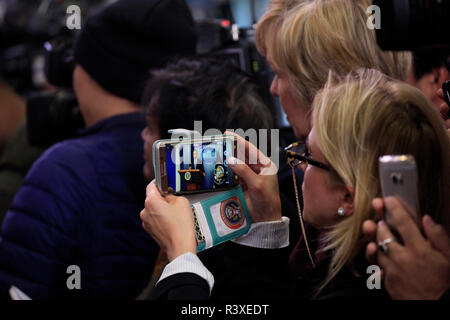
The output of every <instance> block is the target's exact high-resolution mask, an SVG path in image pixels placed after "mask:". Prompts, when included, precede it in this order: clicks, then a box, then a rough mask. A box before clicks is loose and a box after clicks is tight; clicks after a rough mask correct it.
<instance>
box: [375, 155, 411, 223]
mask: <svg viewBox="0 0 450 320" xmlns="http://www.w3.org/2000/svg"><path fill="white" fill-rule="evenodd" d="M378 162H379V174H380V182H381V190H382V194H383V198H386V197H389V196H395V197H397V198H399V200H400V201H402V203H403V204H404V205H405V206H406V207H407V210H408V212H409V213H410V215H411V217H412V218H413V219H414V221H415V222H416V223H418V216H419V215H418V210H419V201H418V199H419V198H418V178H417V167H416V162H415V160H414V157H413V156H411V155H385V156H382V157H380V158H379V161H378ZM385 221H386V223H387V224H388V225H389V226H390V227H391V228H392V229H394V230H395V227H394V225H393V223H392V219H391V217H390V214H389V212H388V211H387V210H386V216H385Z"/></svg>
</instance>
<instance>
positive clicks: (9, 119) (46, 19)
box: [0, 0, 289, 154]
mask: <svg viewBox="0 0 450 320" xmlns="http://www.w3.org/2000/svg"><path fill="white" fill-rule="evenodd" d="M112 2H115V0H78V1H66V0H37V1H29V0H0V154H1V153H2V151H3V150H4V148H5V145H6V142H7V141H8V140H9V139H10V138H11V136H12V135H13V134H14V133H15V132H16V130H17V128H18V127H20V125H22V126H24V127H25V129H26V130H25V131H26V136H27V138H28V140H29V142H30V144H31V147H34V146H36V147H48V146H50V145H52V144H54V143H55V142H58V141H61V140H63V139H67V138H70V137H72V136H73V135H74V134H75V132H76V130H77V129H79V128H81V127H82V126H83V125H84V124H83V122H82V119H81V116H80V114H79V111H78V109H77V102H76V99H75V96H74V94H73V92H72V88H71V85H72V84H71V74H72V70H73V65H71V59H72V57H71V49H72V44H73V41H74V38H75V37H76V34H77V32H78V31H79V30H76V29H74V30H70V29H69V28H67V25H66V23H67V19H68V17H69V15H70V14H68V13H67V8H68V7H69V6H70V5H73V4H75V5H77V6H79V8H80V9H81V26H82V25H83V23H84V22H85V21H86V18H87V17H88V16H89V15H92V14H93V13H95V12H96V11H97V10H99V9H101V8H102V7H104V6H106V5H108V4H110V3H112ZM268 2H269V0H187V3H188V5H189V6H190V8H191V9H192V14H193V17H194V19H195V20H196V22H197V25H198V34H199V43H198V52H199V53H213V54H214V55H216V54H217V55H220V56H221V57H222V56H223V57H224V58H226V59H230V60H232V61H233V62H234V63H236V64H237V65H238V66H239V67H240V68H241V69H243V70H245V71H246V72H247V73H249V74H251V75H253V76H254V77H255V79H257V81H258V83H259V84H260V87H261V92H262V93H263V96H264V98H265V99H266V102H267V103H268V104H269V106H270V107H271V109H272V110H273V115H274V117H275V119H276V124H277V126H278V127H280V128H283V130H289V128H288V127H289V125H288V123H287V121H286V119H285V115H284V113H283V111H282V109H281V106H280V104H279V102H278V99H276V98H273V97H271V95H270V93H269V88H270V83H271V80H272V77H273V75H272V72H271V70H270V68H268V66H267V64H266V62H265V60H264V59H263V58H262V57H261V56H260V55H259V54H258V52H257V50H256V48H255V45H254V34H253V25H254V24H255V23H256V21H257V20H258V19H259V18H260V16H261V15H262V13H263V12H264V10H265V8H266V6H267V5H268ZM25 120H26V121H25ZM24 121H25V122H24Z"/></svg>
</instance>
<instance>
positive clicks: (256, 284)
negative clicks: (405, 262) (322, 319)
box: [151, 242, 389, 300]
mask: <svg viewBox="0 0 450 320" xmlns="http://www.w3.org/2000/svg"><path fill="white" fill-rule="evenodd" d="M288 257H289V249H288V248H284V249H257V248H251V247H246V246H241V245H238V244H235V243H231V242H229V243H226V244H224V245H222V246H220V247H219V248H218V249H217V250H216V251H214V252H210V253H208V251H206V252H204V254H203V255H201V256H200V258H201V259H202V261H203V262H204V264H205V266H206V267H207V268H208V269H209V270H210V271H211V273H212V274H213V275H214V277H215V285H214V288H213V291H212V294H211V297H210V295H209V286H208V283H207V282H206V281H205V280H204V279H202V278H201V277H199V276H197V275H195V274H193V273H180V274H176V275H173V276H170V277H168V278H166V279H164V280H162V281H161V282H160V283H159V284H158V285H157V286H156V287H155V288H154V290H153V291H152V295H151V298H152V299H170V300H172V299H173V300H184V299H187V300H206V299H210V298H211V299H213V300H229V299H252V300H285V299H300V300H310V299H350V298H351V299H389V296H388V295H387V293H386V291H385V290H383V289H373V290H370V289H368V287H367V284H366V282H367V279H368V277H369V276H370V274H367V273H366V269H367V266H368V263H367V262H365V260H364V257H360V258H358V259H357V260H356V264H355V268H356V271H357V272H359V274H360V276H359V277H358V276H355V275H354V273H353V271H351V270H350V269H348V268H344V269H343V270H341V272H340V273H339V274H338V275H337V276H336V277H335V278H334V279H333V280H332V281H331V283H330V284H329V285H328V286H326V287H325V289H324V290H322V291H321V292H320V293H319V294H318V295H317V296H315V292H316V289H317V288H318V287H319V286H320V284H321V283H322V281H323V280H324V279H325V277H326V275H327V272H328V266H329V262H330V260H329V258H326V259H324V260H323V261H321V262H320V263H319V264H318V265H317V267H316V269H313V270H311V271H308V272H305V273H304V274H303V275H302V276H301V277H297V276H294V274H293V272H291V270H290V267H289V263H288Z"/></svg>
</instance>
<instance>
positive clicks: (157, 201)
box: [145, 180, 167, 210]
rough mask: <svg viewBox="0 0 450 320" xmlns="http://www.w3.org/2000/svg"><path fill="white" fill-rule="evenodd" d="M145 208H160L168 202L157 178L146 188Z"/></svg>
mask: <svg viewBox="0 0 450 320" xmlns="http://www.w3.org/2000/svg"><path fill="white" fill-rule="evenodd" d="M146 195H147V197H146V199H145V208H146V209H150V210H158V208H161V206H164V205H165V204H166V203H167V202H166V200H165V199H164V197H163V196H162V195H161V193H160V192H159V190H158V187H157V186H156V183H155V180H153V181H152V182H151V183H150V184H149V185H148V186H147V190H146Z"/></svg>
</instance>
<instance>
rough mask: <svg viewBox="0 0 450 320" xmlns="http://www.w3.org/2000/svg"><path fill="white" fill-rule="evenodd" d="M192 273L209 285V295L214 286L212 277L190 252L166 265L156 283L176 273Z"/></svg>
mask: <svg viewBox="0 0 450 320" xmlns="http://www.w3.org/2000/svg"><path fill="white" fill-rule="evenodd" d="M185 272H189V273H194V274H196V275H198V276H199V277H201V278H203V279H205V280H206V282H208V285H209V293H210V294H211V291H212V288H213V286H214V276H213V275H212V273H211V272H209V270H208V269H206V267H205V266H204V265H203V263H202V262H201V260H200V259H199V258H198V257H197V256H196V255H195V254H193V253H192V252H188V253H185V254H182V255H181V256H178V257H177V258H176V259H174V260H172V261H171V262H170V263H168V264H167V265H166V267H165V268H164V271H163V272H162V274H161V277H160V278H159V280H158V282H157V283H156V285H158V283H159V282H160V281H161V280H163V279H165V278H168V277H170V276H172V275H174V274H177V273H185Z"/></svg>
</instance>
